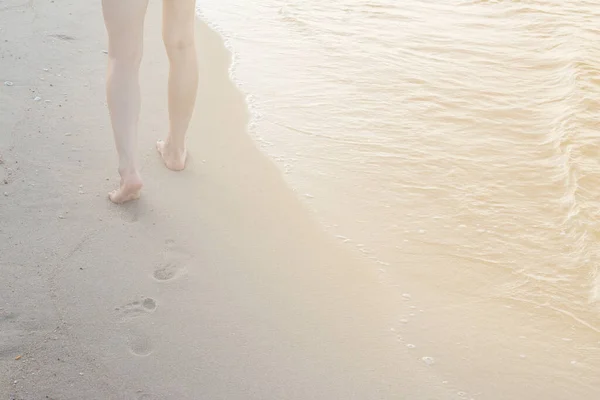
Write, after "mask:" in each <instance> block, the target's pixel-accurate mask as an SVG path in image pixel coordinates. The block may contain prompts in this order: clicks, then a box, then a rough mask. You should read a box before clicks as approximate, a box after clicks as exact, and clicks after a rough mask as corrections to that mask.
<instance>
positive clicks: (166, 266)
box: [152, 240, 190, 282]
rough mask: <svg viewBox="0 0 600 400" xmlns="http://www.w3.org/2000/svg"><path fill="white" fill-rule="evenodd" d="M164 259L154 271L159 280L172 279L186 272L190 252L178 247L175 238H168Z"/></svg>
mask: <svg viewBox="0 0 600 400" xmlns="http://www.w3.org/2000/svg"><path fill="white" fill-rule="evenodd" d="M165 244H166V248H167V249H166V251H165V256H164V261H163V262H162V263H161V264H159V265H158V266H157V267H156V268H155V269H154V272H153V273H152V277H153V278H154V279H155V280H156V281H158V282H167V281H171V280H173V279H175V278H177V277H178V276H180V275H182V274H183V273H184V272H185V264H186V263H187V261H188V260H189V259H190V256H189V254H187V253H185V252H184V251H181V250H180V249H178V248H177V247H176V245H175V242H174V241H173V240H167V241H166V242H165Z"/></svg>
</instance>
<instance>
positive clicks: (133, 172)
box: [119, 166, 140, 178]
mask: <svg viewBox="0 0 600 400" xmlns="http://www.w3.org/2000/svg"><path fill="white" fill-rule="evenodd" d="M119 175H121V178H130V177H135V178H139V176H140V174H139V172H138V170H137V168H135V167H131V166H129V167H119Z"/></svg>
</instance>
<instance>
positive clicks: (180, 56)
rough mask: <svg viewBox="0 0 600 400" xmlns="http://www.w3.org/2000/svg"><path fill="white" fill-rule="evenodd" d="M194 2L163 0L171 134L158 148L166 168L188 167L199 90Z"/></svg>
mask: <svg viewBox="0 0 600 400" xmlns="http://www.w3.org/2000/svg"><path fill="white" fill-rule="evenodd" d="M195 4H196V2H195V0H163V40H164V42H165V47H166V49H167V55H168V56H169V62H170V71H169V135H168V136H167V139H166V140H164V141H162V140H161V141H158V142H157V143H156V148H157V149H158V151H159V153H160V154H161V156H162V158H163V161H164V163H165V165H166V166H167V168H169V169H172V170H175V171H180V170H182V169H184V168H185V159H186V156H187V154H186V147H185V135H186V133H187V130H188V126H189V124H190V119H191V118H192V113H193V112H194V106H195V103H196V92H197V89H198V60H197V58H196V44H195V41H194V24H195V21H196V13H195Z"/></svg>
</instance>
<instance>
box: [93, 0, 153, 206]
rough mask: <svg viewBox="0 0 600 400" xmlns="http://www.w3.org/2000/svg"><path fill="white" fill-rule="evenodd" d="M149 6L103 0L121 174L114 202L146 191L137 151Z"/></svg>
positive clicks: (142, 1) (140, 0)
mask: <svg viewBox="0 0 600 400" xmlns="http://www.w3.org/2000/svg"><path fill="white" fill-rule="evenodd" d="M147 7H148V0H102V9H103V13H104V22H105V24H106V29H107V32H108V58H109V60H108V77H107V83H106V97H107V102H108V109H109V111H110V117H111V122H112V128H113V132H114V136H115V144H116V146H117V152H118V153H119V174H120V175H121V184H120V187H119V189H117V190H114V191H112V192H110V193H109V195H108V196H109V198H110V200H111V201H113V202H114V203H125V202H126V201H129V200H134V199H137V198H138V197H139V195H140V190H141V189H142V179H141V177H140V174H139V170H138V166H137V161H136V154H135V152H136V147H137V143H136V142H137V125H138V119H139V114H140V84H139V68H140V63H141V60H142V52H143V42H144V40H143V36H144V17H145V15H146V9H147Z"/></svg>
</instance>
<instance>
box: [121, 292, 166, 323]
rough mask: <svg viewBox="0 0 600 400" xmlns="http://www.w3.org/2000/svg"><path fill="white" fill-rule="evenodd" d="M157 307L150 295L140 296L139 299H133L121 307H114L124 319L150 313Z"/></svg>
mask: <svg viewBox="0 0 600 400" xmlns="http://www.w3.org/2000/svg"><path fill="white" fill-rule="evenodd" d="M157 307H158V305H157V304H156V300H154V299H153V298H150V297H142V299H141V300H135V301H132V302H131V303H127V304H125V305H124V306H123V307H117V308H115V311H118V312H119V313H120V314H121V315H122V317H123V318H124V319H130V318H136V317H138V316H141V315H144V314H148V313H152V312H154V311H155V310H156V308H157Z"/></svg>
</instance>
